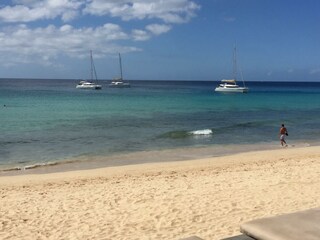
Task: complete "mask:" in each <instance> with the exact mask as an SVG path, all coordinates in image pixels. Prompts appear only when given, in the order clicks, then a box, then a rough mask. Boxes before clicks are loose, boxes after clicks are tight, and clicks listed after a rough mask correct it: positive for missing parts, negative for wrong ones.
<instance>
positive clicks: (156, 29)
mask: <svg viewBox="0 0 320 240" xmlns="http://www.w3.org/2000/svg"><path fill="white" fill-rule="evenodd" d="M146 29H147V30H148V31H150V32H151V33H153V34H154V35H160V34H163V33H166V32H168V31H170V29H171V26H169V25H164V24H150V25H148V26H146Z"/></svg>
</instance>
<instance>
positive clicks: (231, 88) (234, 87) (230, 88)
mask: <svg viewBox="0 0 320 240" xmlns="http://www.w3.org/2000/svg"><path fill="white" fill-rule="evenodd" d="M241 78H242V82H243V86H242V87H240V86H239V85H238V84H237V80H236V79H237V49H236V46H234V50H233V79H228V80H226V79H223V80H221V83H220V84H219V86H217V87H216V88H215V91H216V92H235V93H247V92H248V91H249V88H248V87H246V86H245V83H244V80H243V77H242V74H241Z"/></svg>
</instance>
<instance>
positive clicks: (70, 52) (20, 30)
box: [0, 24, 140, 64]
mask: <svg viewBox="0 0 320 240" xmlns="http://www.w3.org/2000/svg"><path fill="white" fill-rule="evenodd" d="M129 38H130V35H128V34H126V33H125V32H124V31H122V29H121V27H120V26H118V25H115V24H105V25H103V26H100V27H97V28H79V29H76V28H73V27H72V26H71V25H63V26H61V27H59V28H58V27H55V26H53V25H49V26H47V27H45V28H36V29H30V28H28V27H27V26H26V25H24V24H21V25H19V26H16V27H14V28H10V29H7V30H6V31H5V32H0V45H1V52H2V53H1V54H2V57H1V58H0V60H1V61H2V64H12V63H26V62H37V63H41V64H46V63H48V62H50V61H52V60H53V59H55V58H57V57H58V56H59V55H61V54H62V55H66V56H69V57H76V58H83V57H87V55H88V49H92V50H96V51H97V52H98V54H97V56H98V57H99V56H100V57H102V56H105V55H106V54H110V53H115V52H117V51H119V50H120V49H121V52H130V51H139V50H140V49H138V48H135V47H132V46H120V45H118V44H116V42H115V41H117V40H125V39H129Z"/></svg>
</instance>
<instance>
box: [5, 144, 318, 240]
mask: <svg viewBox="0 0 320 240" xmlns="http://www.w3.org/2000/svg"><path fill="white" fill-rule="evenodd" d="M319 196H320V147H319V146H314V147H303V148H295V147H290V148H281V149H277V150H267V151H260V152H247V153H239V154H234V155H230V156H224V157H214V158H208V159H197V160H190V161H181V162H166V163H148V164H139V165H130V166H121V167H109V168H100V169H94V170H82V171H69V172H59V173H50V174H32V175H30V174H26V175H19V176H3V177H0V200H1V203H0V239H24V240H25V239H117V240H119V239H130V240H132V239H181V238H185V237H190V236H193V235H196V236H198V237H201V238H203V239H208V240H209V239H210V240H211V239H221V238H224V237H228V236H233V235H237V234H239V226H240V224H241V223H243V222H246V221H248V220H252V219H256V218H261V217H266V216H274V215H277V214H282V213H289V212H294V211H298V210H304V209H308V208H313V207H319V206H320V198H319Z"/></svg>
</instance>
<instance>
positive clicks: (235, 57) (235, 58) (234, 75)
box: [233, 44, 237, 80]
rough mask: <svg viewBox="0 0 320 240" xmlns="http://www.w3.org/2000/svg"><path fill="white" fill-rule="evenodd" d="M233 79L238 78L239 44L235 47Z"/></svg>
mask: <svg viewBox="0 0 320 240" xmlns="http://www.w3.org/2000/svg"><path fill="white" fill-rule="evenodd" d="M233 79H234V80H237V46H236V44H234V48H233Z"/></svg>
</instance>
